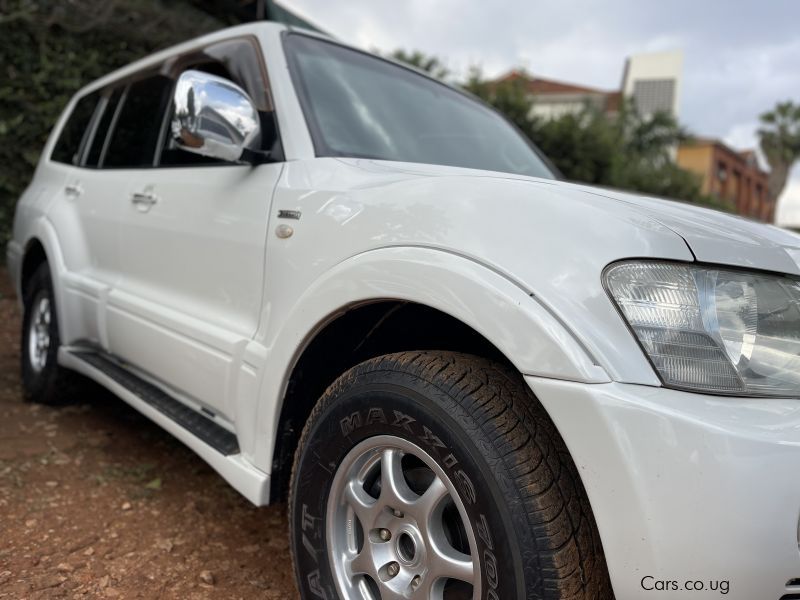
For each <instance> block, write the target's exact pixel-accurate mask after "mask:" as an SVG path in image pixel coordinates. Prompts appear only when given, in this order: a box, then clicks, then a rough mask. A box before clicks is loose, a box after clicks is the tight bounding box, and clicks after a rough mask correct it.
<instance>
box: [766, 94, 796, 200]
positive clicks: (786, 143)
mask: <svg viewBox="0 0 800 600" xmlns="http://www.w3.org/2000/svg"><path fill="white" fill-rule="evenodd" d="M761 123H762V125H763V127H762V128H761V129H759V130H758V137H759V139H760V143H761V150H762V151H763V152H764V156H765V157H766V158H767V162H769V166H770V173H769V180H768V183H769V197H770V200H772V201H773V202H775V201H777V199H778V196H780V195H781V192H782V191H783V188H785V187H786V180H787V179H788V177H789V172H790V171H791V170H792V165H794V163H795V162H797V160H798V159H800V104H794V103H793V102H792V101H791V100H787V101H786V102H779V103H778V104H777V105H776V106H775V108H774V109H772V110H771V111H769V112H765V113H764V114H762V115H761Z"/></svg>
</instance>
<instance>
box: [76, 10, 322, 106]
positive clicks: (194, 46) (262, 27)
mask: <svg viewBox="0 0 800 600" xmlns="http://www.w3.org/2000/svg"><path fill="white" fill-rule="evenodd" d="M290 29H291V30H299V29H298V28H294V27H289V26H288V25H284V24H283V23H275V22H271V21H259V22H257V23H246V24H244V25H236V26H234V27H226V28H225V29H220V30H219V31H214V32H212V33H208V34H206V35H202V36H199V37H196V38H192V39H190V40H187V41H185V42H181V43H180V44H176V45H174V46H170V47H169V48H165V49H164V50H159V51H158V52H155V53H153V54H150V55H148V56H145V57H144V58H140V59H139V60H136V61H134V62H132V63H130V64H127V65H125V66H124V67H121V68H119V69H116V70H115V71H112V72H110V73H108V74H107V75H103V76H102V77H100V78H99V79H95V80H94V81H92V82H91V83H89V84H87V85H85V86H84V87H82V88H81V89H80V90H78V92H77V93H76V94H75V95H76V96H84V95H86V94H89V93H91V92H94V91H96V90H98V89H102V88H104V87H106V86H107V85H109V84H112V83H114V82H115V81H119V80H121V79H125V78H126V77H129V76H131V75H134V74H136V73H138V72H140V71H145V70H147V69H148V68H152V67H155V66H157V65H159V64H161V63H163V62H164V61H165V60H167V59H169V58H171V57H173V56H176V55H179V54H186V53H189V52H192V51H194V50H198V49H200V48H204V47H206V46H208V45H210V44H213V43H215V42H221V41H225V40H229V39H231V38H237V37H244V36H247V35H258V34H266V33H280V32H281V31H287V30H290ZM302 31H303V33H314V34H315V35H317V36H319V37H326V36H324V35H320V34H319V33H316V32H310V31H306V30H302Z"/></svg>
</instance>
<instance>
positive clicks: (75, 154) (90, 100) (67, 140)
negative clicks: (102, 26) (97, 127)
mask: <svg viewBox="0 0 800 600" xmlns="http://www.w3.org/2000/svg"><path fill="white" fill-rule="evenodd" d="M99 98H100V95H99V94H98V93H97V92H95V93H93V94H89V95H88V96H84V97H83V98H81V99H80V100H78V102H77V104H75V108H73V109H72V113H70V115H69V118H68V119H67V122H66V123H65V124H64V127H63V129H62V130H61V133H60V134H59V136H58V141H56V145H55V147H54V148H53V153H52V154H51V155H50V158H51V160H54V161H56V162H61V163H67V164H70V165H77V164H78V163H79V162H80V152H81V142H82V140H83V138H84V134H85V133H86V130H87V129H88V127H89V123H90V122H91V120H92V115H93V114H94V110H95V108H96V107H97V101H98V99H99Z"/></svg>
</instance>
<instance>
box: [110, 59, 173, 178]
mask: <svg viewBox="0 0 800 600" xmlns="http://www.w3.org/2000/svg"><path fill="white" fill-rule="evenodd" d="M171 89H172V80H171V79H169V78H168V77H164V76H163V75H156V76H154V77H148V78H147V79H142V80H140V81H137V82H135V83H132V84H131V85H130V87H129V88H128V91H127V93H126V94H125V97H124V98H123V100H122V108H121V109H120V112H119V115H118V116H117V121H116V124H115V125H114V129H113V131H112V133H111V140H110V141H109V144H108V149H107V150H106V155H105V158H104V159H103V165H102V166H103V167H152V166H153V164H154V162H155V153H156V146H157V145H158V139H159V135H160V132H161V123H162V118H161V117H162V115H163V114H164V110H165V108H166V104H167V99H168V97H169V93H170V91H171Z"/></svg>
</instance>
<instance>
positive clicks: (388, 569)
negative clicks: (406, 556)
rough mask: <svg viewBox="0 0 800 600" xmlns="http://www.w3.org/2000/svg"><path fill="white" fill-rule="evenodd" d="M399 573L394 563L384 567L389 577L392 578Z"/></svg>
mask: <svg viewBox="0 0 800 600" xmlns="http://www.w3.org/2000/svg"><path fill="white" fill-rule="evenodd" d="M399 572H400V565H398V564H397V563H396V562H390V563H389V564H388V565H387V566H386V573H387V574H388V575H389V577H394V576H395V575H397V574H398V573H399Z"/></svg>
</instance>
